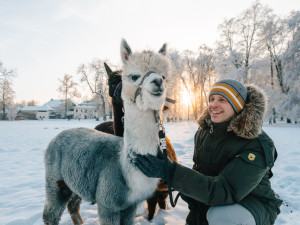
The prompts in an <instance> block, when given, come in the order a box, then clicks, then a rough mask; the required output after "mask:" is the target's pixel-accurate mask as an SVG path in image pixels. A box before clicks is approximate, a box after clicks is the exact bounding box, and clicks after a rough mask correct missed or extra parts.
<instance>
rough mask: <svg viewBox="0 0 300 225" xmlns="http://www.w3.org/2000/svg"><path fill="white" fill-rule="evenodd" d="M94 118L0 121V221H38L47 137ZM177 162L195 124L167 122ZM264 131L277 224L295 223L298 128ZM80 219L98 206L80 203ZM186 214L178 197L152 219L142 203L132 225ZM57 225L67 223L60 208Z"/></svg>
mask: <svg viewBox="0 0 300 225" xmlns="http://www.w3.org/2000/svg"><path fill="white" fill-rule="evenodd" d="M97 124H99V121H98V122H97V121H95V120H81V121H74V120H73V121H64V120H44V121H12V122H7V121H0V218H1V219H0V225H42V224H43V223H42V218H41V217H42V210H43V205H44V199H45V191H44V166H43V153H44V150H45V148H46V147H47V145H48V143H49V141H50V140H51V138H53V137H54V136H55V135H56V134H58V133H59V132H61V131H62V130H65V129H68V128H72V127H89V128H93V127H95V126H96V125H97ZM165 127H166V134H167V136H168V137H169V138H170V140H171V142H172V144H173V146H174V148H175V150H176V154H177V157H178V160H179V163H181V164H183V165H185V166H188V167H191V166H192V155H193V137H194V133H195V132H196V130H197V128H198V126H197V124H196V123H195V122H179V123H166V125H165ZM264 130H265V131H266V132H267V133H268V134H269V136H270V137H271V138H272V139H273V140H274V142H275V145H276V147H277V150H278V153H279V158H278V160H277V161H276V163H275V167H274V168H273V172H274V177H273V178H272V179H271V182H272V186H273V188H274V189H275V191H276V192H277V193H278V194H279V196H280V198H282V199H283V200H284V205H282V207H281V211H282V212H281V214H280V215H279V217H278V219H277V221H276V224H277V225H279V224H290V225H295V224H300V222H299V221H300V219H299V218H300V126H294V125H290V126H285V125H270V126H269V125H266V126H264ZM81 212H82V217H83V219H84V221H85V224H86V225H94V224H99V220H98V216H97V206H96V205H90V203H88V202H83V203H82V205H81ZM187 213H188V209H187V205H186V203H185V202H183V201H182V200H181V199H180V200H179V201H178V204H177V206H176V208H172V207H171V206H170V204H169V206H168V210H158V212H157V214H156V216H155V217H154V219H153V220H152V222H149V221H147V219H146V210H145V204H144V203H142V204H141V205H140V206H139V208H138V212H137V215H136V219H135V224H136V225H137V224H138V225H146V224H158V225H159V224H161V225H162V224H169V225H171V224H172V225H173V224H176V225H184V224H185V217H186V215H187ZM60 224H62V225H71V224H72V222H71V219H70V217H69V215H68V213H67V210H66V211H65V212H64V214H63V217H62V220H61V223H60Z"/></svg>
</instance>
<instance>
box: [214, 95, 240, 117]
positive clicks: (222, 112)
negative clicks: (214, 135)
mask: <svg viewBox="0 0 300 225" xmlns="http://www.w3.org/2000/svg"><path fill="white" fill-rule="evenodd" d="M208 112H209V115H210V118H211V121H212V122H213V123H222V122H226V121H228V120H230V119H232V118H233V117H234V116H235V112H234V110H233V108H232V106H231V105H230V103H229V102H228V101H227V99H226V98H224V97H223V96H222V95H217V94H216V95H211V96H210V97H209V104H208Z"/></svg>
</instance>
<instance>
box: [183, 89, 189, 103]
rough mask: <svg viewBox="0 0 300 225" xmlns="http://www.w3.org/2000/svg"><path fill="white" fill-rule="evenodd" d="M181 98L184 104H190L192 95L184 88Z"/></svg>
mask: <svg viewBox="0 0 300 225" xmlns="http://www.w3.org/2000/svg"><path fill="white" fill-rule="evenodd" d="M181 99H182V102H183V104H185V105H188V104H189V102H190V96H189V93H188V92H187V90H186V89H184V90H183V92H182V95H181Z"/></svg>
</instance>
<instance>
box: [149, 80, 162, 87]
mask: <svg viewBox="0 0 300 225" xmlns="http://www.w3.org/2000/svg"><path fill="white" fill-rule="evenodd" d="M162 82H163V80H162V79H161V78H156V79H154V80H153V81H151V83H154V84H155V85H156V86H157V87H160V86H161V84H162Z"/></svg>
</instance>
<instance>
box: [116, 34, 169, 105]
mask: <svg viewBox="0 0 300 225" xmlns="http://www.w3.org/2000/svg"><path fill="white" fill-rule="evenodd" d="M121 58H122V61H123V72H122V99H123V101H124V103H127V104H136V107H137V108H138V109H139V110H160V109H161V107H162V105H163V104H164V102H165V97H166V90H165V78H166V77H167V75H168V72H169V61H168V60H167V58H166V44H164V45H163V47H162V48H161V49H160V50H159V52H158V53H155V52H152V51H143V52H136V53H132V51H131V49H130V47H129V45H128V44H127V42H126V41H125V40H124V39H123V40H122V42H121ZM138 89H139V90H138ZM137 90H138V94H137V95H136V92H137Z"/></svg>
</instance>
